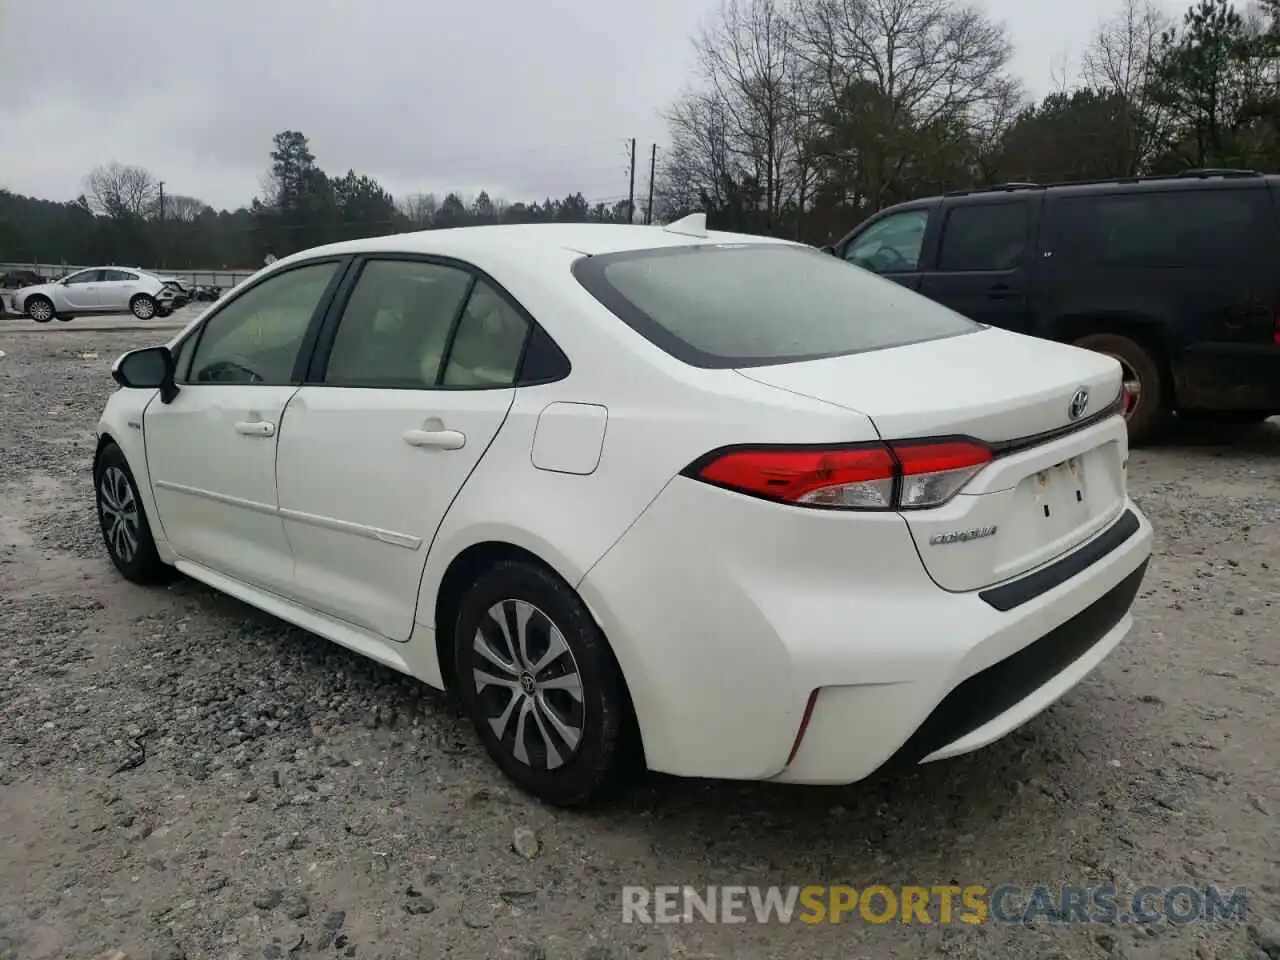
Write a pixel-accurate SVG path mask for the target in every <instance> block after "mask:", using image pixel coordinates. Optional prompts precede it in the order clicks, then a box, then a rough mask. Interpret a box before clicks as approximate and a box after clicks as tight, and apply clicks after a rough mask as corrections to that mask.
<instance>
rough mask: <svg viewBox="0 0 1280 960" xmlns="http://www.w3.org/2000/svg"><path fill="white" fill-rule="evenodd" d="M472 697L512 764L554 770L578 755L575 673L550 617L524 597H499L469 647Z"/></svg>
mask: <svg viewBox="0 0 1280 960" xmlns="http://www.w3.org/2000/svg"><path fill="white" fill-rule="evenodd" d="M471 659H472V680H473V682H474V683H475V690H476V700H477V704H478V706H479V707H480V709H481V711H482V712H483V715H484V717H485V719H486V720H487V722H488V724H489V727H490V728H491V729H492V731H493V734H494V736H495V737H496V738H497V739H498V741H499V743H500V744H501V745H502V747H503V749H504V750H506V751H508V752H509V753H510V754H511V756H513V757H514V758H515V759H516V760H517V761H519V762H520V763H522V764H524V765H525V766H527V767H530V768H532V769H535V770H555V769H557V768H559V767H561V766H563V765H564V764H565V763H567V762H568V761H569V760H570V759H572V758H573V756H574V754H576V753H577V751H578V747H579V745H580V744H581V742H582V734H583V727H584V719H585V718H584V713H583V696H582V675H581V673H580V672H579V670H578V664H577V661H576V660H575V659H574V656H573V651H572V650H570V648H569V645H568V643H566V642H565V639H564V635H563V633H561V631H560V629H559V628H558V627H557V626H556V625H555V624H554V623H553V622H552V621H551V618H550V617H548V616H547V615H546V614H545V613H543V612H542V611H541V610H540V609H538V608H537V607H535V606H534V605H533V604H531V603H528V602H526V601H524V600H502V601H499V602H498V603H495V604H494V605H493V606H491V607H490V608H489V610H488V611H487V613H486V614H485V616H484V617H483V618H482V619H481V622H480V625H479V627H478V628H477V630H476V635H475V638H474V640H473V642H472V658H471Z"/></svg>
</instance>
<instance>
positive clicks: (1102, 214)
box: [1045, 190, 1276, 267]
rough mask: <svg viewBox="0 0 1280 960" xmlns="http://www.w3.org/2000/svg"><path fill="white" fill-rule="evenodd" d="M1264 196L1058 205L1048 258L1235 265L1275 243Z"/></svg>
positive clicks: (1222, 193)
mask: <svg viewBox="0 0 1280 960" xmlns="http://www.w3.org/2000/svg"><path fill="white" fill-rule="evenodd" d="M1264 199H1265V197H1264V195H1263V194H1262V193H1261V191H1259V190H1179V191H1176V192H1169V193H1136V192H1135V193H1127V194H1113V195H1110V196H1100V197H1066V198H1060V199H1056V200H1053V201H1052V202H1051V203H1050V204H1049V206H1048V210H1047V216H1048V225H1047V229H1046V233H1045V236H1046V252H1048V253H1052V254H1053V256H1054V258H1055V259H1056V260H1058V261H1059V262H1061V261H1066V262H1076V263H1080V262H1089V263H1101V264H1107V265H1114V266H1143V267H1173V266H1204V265H1206V264H1213V265H1219V266H1230V265H1232V264H1236V263H1245V262H1252V261H1254V260H1256V259H1257V258H1258V256H1259V255H1263V254H1265V251H1266V250H1267V249H1268V248H1269V247H1271V246H1272V245H1273V244H1274V242H1275V234H1276V227H1275V223H1274V218H1273V216H1272V213H1271V210H1270V209H1269V208H1268V204H1266V203H1264V202H1260V201H1263V200H1264Z"/></svg>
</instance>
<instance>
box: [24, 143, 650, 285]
mask: <svg viewBox="0 0 1280 960" xmlns="http://www.w3.org/2000/svg"><path fill="white" fill-rule="evenodd" d="M84 184H85V192H84V193H83V194H81V195H80V196H79V197H78V198H77V199H75V200H74V201H71V202H69V203H58V202H55V201H52V200H41V199H37V198H34V197H25V196H21V195H18V194H15V193H12V192H9V191H6V190H3V189H0V263H8V262H14V263H68V264H91V263H102V264H112V263H115V264H134V265H140V266H160V267H166V268H169V269H181V268H184V267H186V268H203V269H237V268H239V269H254V268H257V267H260V266H262V264H263V262H264V261H265V260H266V258H267V257H268V256H273V257H283V256H287V255H288V254H290V253H294V252H296V251H298V250H305V249H307V248H309V247H314V246H318V245H320V244H325V243H334V242H337V241H340V240H354V239H358V238H360V237H368V236H376V235H379V234H387V233H396V232H403V231H410V230H425V229H432V228H442V227H457V226H467V225H472V224H485V223H536V222H540V221H579V222H581V221H592V220H596V221H607V222H614V221H617V222H625V221H626V220H627V219H628V214H629V211H628V202H627V201H626V200H621V201H617V202H611V203H607V204H606V203H595V204H592V203H590V202H588V201H587V199H586V198H585V197H584V196H583V195H582V193H580V192H577V193H573V194H570V195H568V196H566V197H564V198H563V199H554V198H546V199H544V200H542V201H538V202H533V203H508V202H506V201H504V200H501V199H498V198H491V197H490V196H489V194H488V193H487V192H486V191H483V190H482V191H481V192H480V193H479V194H478V195H477V196H475V197H463V196H462V195H461V194H458V193H449V194H446V195H445V197H444V198H443V199H440V198H439V197H437V196H436V195H435V194H432V193H420V194H413V195H410V196H407V197H403V198H401V199H399V200H396V199H395V198H393V197H392V196H391V194H390V193H388V192H387V191H386V190H385V189H383V187H382V186H381V185H380V184H379V183H378V181H377V180H375V179H374V178H372V177H370V176H367V175H364V174H358V173H356V172H355V171H354V170H348V171H347V173H346V174H344V175H341V176H333V175H330V174H327V173H325V171H324V170H323V169H321V168H320V166H319V165H318V164H317V163H316V158H315V155H314V154H313V153H312V152H311V146H310V143H309V142H308V140H307V137H306V136H305V135H304V134H302V133H300V132H299V131H296V130H285V131H283V132H281V133H278V134H276V136H275V137H274V138H273V143H272V150H271V152H270V166H269V167H268V170H267V175H266V177H265V178H264V181H263V193H262V196H260V197H255V198H254V199H253V200H252V201H251V202H250V203H249V205H248V206H246V207H241V208H240V209H237V210H234V211H227V210H221V211H219V210H215V209H214V208H213V207H211V206H210V205H209V204H207V203H204V202H203V201H201V200H199V199H197V198H195V197H191V196H185V195H182V194H164V193H163V192H162V190H161V185H160V181H159V179H158V178H157V177H156V176H155V175H154V174H152V173H151V172H150V171H149V170H146V169H144V168H142V167H138V166H126V165H122V164H119V163H110V164H106V165H103V166H100V167H97V168H95V169H94V170H92V171H91V172H90V173H89V174H88V175H87V176H86V177H85V181H84ZM635 216H636V217H637V218H638V217H639V216H640V213H639V210H638V209H637V212H636V214H635Z"/></svg>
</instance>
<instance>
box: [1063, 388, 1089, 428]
mask: <svg viewBox="0 0 1280 960" xmlns="http://www.w3.org/2000/svg"><path fill="white" fill-rule="evenodd" d="M1088 406H1089V391H1088V390H1085V389H1084V388H1083V387H1081V388H1080V389H1079V390H1077V391H1076V395H1075V396H1074V397H1072V398H1071V403H1069V404H1068V405H1067V416H1068V417H1070V418H1071V419H1072V420H1079V419H1080V418H1081V417H1083V416H1084V412H1085V410H1086V409H1087V408H1088Z"/></svg>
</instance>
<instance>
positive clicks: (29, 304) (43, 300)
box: [22, 295, 54, 323]
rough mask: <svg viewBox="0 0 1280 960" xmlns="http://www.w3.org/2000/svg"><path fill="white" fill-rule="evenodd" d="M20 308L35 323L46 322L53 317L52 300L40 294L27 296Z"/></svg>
mask: <svg viewBox="0 0 1280 960" xmlns="http://www.w3.org/2000/svg"><path fill="white" fill-rule="evenodd" d="M22 310H23V312H24V313H26V315H27V316H28V317H30V318H31V319H32V320H34V321H35V322H36V323H48V322H49V321H50V320H52V319H53V318H54V311H53V301H52V300H50V299H49V298H48V297H44V296H40V295H36V296H34V297H28V298H27V299H26V302H24V303H23V305H22Z"/></svg>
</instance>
